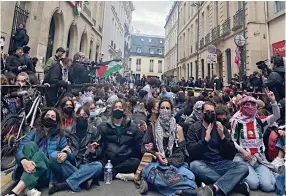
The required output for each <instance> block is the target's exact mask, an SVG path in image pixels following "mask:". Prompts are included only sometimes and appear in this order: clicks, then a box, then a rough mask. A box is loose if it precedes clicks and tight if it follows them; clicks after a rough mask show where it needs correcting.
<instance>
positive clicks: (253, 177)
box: [234, 154, 275, 192]
mask: <svg viewBox="0 0 286 196" xmlns="http://www.w3.org/2000/svg"><path fill="white" fill-rule="evenodd" d="M234 161H239V162H244V163H246V164H247V166H248V168H249V175H248V176H247V177H246V178H245V180H246V182H247V184H248V185H249V188H250V189H251V190H257V189H258V187H259V188H260V190H262V191H264V192H272V191H274V190H275V176H274V174H273V172H272V171H271V170H270V169H269V168H268V167H266V166H264V165H262V164H260V163H258V162H256V163H255V164H254V165H253V166H252V165H250V163H249V162H248V161H245V160H244V159H243V157H242V156H241V155H240V154H237V155H236V156H235V158H234Z"/></svg>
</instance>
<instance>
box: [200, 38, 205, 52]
mask: <svg viewBox="0 0 286 196" xmlns="http://www.w3.org/2000/svg"><path fill="white" fill-rule="evenodd" d="M204 46H205V38H202V39H201V40H200V50H201V49H203V48H204Z"/></svg>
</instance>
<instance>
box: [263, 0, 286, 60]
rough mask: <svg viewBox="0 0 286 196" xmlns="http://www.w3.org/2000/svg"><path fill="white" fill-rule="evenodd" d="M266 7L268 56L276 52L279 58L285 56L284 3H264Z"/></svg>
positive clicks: (285, 27)
mask: <svg viewBox="0 0 286 196" xmlns="http://www.w3.org/2000/svg"><path fill="white" fill-rule="evenodd" d="M265 6H266V7H267V25H268V26H267V28H268V29H269V43H268V49H269V51H270V52H269V56H270V55H273V54H275V53H276V51H278V53H279V54H280V55H281V56H284V57H285V56H286V36H285V35H286V34H285V33H286V32H285V29H286V26H285V25H286V24H285V1H265Z"/></svg>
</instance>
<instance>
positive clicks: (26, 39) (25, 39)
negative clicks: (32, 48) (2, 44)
mask: <svg viewBox="0 0 286 196" xmlns="http://www.w3.org/2000/svg"><path fill="white" fill-rule="evenodd" d="M29 41H30V37H29V35H28V34H27V33H25V36H24V43H23V44H24V46H25V45H27V44H28V43H29Z"/></svg>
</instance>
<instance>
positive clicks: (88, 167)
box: [66, 161, 102, 192]
mask: <svg viewBox="0 0 286 196" xmlns="http://www.w3.org/2000/svg"><path fill="white" fill-rule="evenodd" d="M73 169H74V170H75V171H74V173H73V174H72V175H71V176H70V177H69V178H68V179H67V180H66V182H67V183H68V184H69V186H70V187H71V189H72V190H73V191H74V192H79V191H80V187H79V186H80V185H81V183H83V182H85V181H87V180H89V179H92V178H95V177H97V176H99V175H100V174H101V172H102V164H101V163H100V162H98V161H95V162H91V163H86V164H81V165H80V166H79V168H78V169H77V168H76V167H75V166H73Z"/></svg>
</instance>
